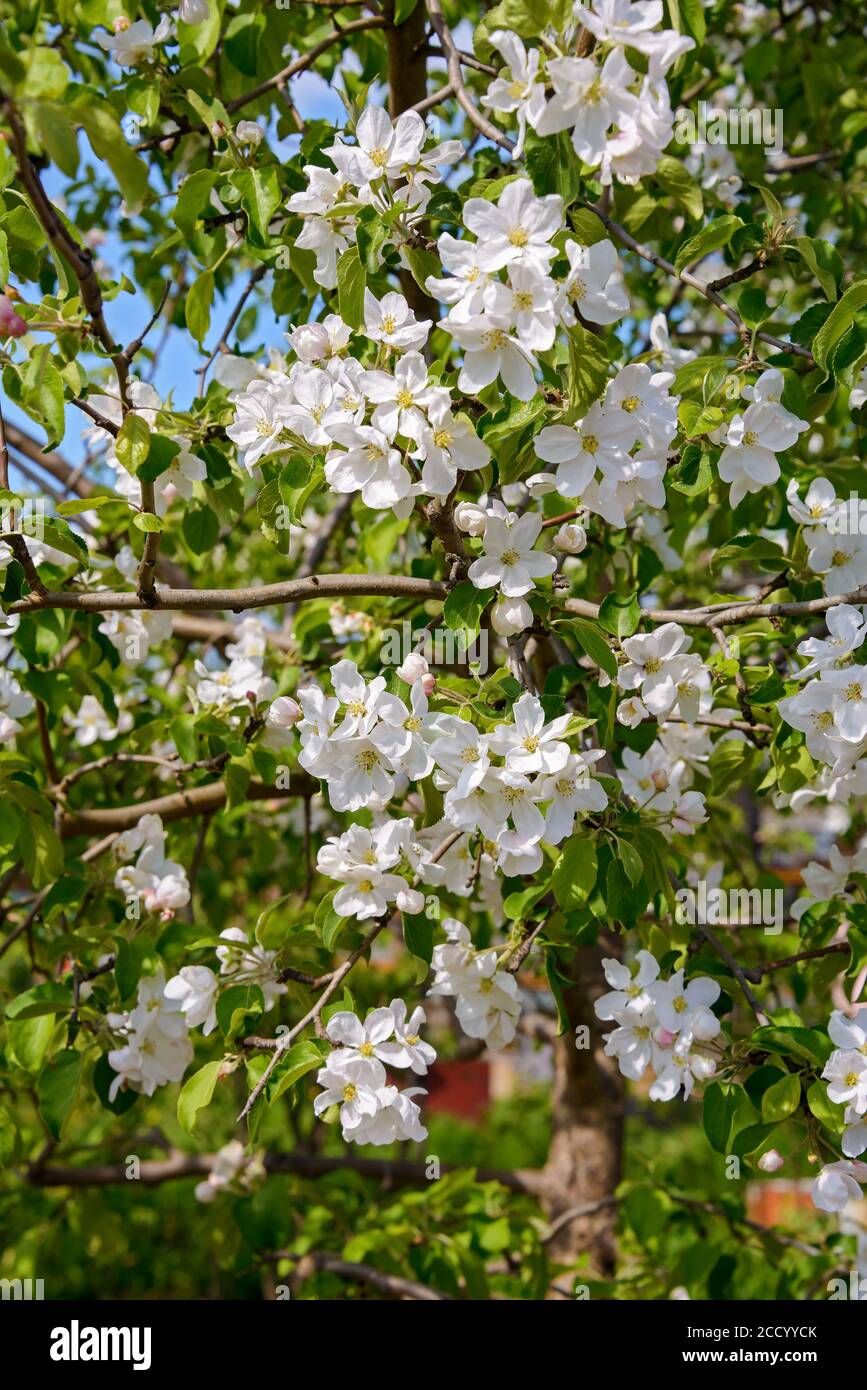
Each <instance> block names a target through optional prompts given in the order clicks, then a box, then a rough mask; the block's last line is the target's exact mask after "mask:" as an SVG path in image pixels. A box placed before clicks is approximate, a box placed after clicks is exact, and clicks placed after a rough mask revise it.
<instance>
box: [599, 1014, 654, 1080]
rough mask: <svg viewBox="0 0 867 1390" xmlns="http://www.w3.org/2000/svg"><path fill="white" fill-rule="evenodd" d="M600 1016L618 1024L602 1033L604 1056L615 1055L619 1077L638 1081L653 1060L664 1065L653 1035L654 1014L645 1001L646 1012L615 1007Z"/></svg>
mask: <svg viewBox="0 0 867 1390" xmlns="http://www.w3.org/2000/svg"><path fill="white" fill-rule="evenodd" d="M606 997H609V996H606ZM600 1002H601V1001H600ZM599 1016H600V1018H601V1017H605V1018H611V1019H613V1021H614V1022H615V1023H616V1024H617V1025H618V1026H617V1027H616V1028H615V1029H613V1031H612V1032H610V1033H606V1035H605V1055H606V1057H616V1058H617V1065H618V1068H619V1070H620V1073H621V1075H622V1076H626V1077H628V1078H629V1080H630V1081H640V1080H641V1078H642V1076H643V1075H644V1073H645V1072H646V1071H647V1068H648V1067H650V1066H652V1065H654V1063H659V1064H660V1065H664V1063H661V1062H660V1056H661V1049H660V1048H659V1047H658V1046H657V1044H656V1043H655V1041H654V1037H653V1030H654V1028H655V1026H656V1015H655V1014H654V1012H653V1005H652V1004H648V1006H647V1010H646V1011H645V1012H638V1011H637V1010H630V1009H617V1010H614V1011H612V1012H610V1013H607V1014H605V1015H601V1014H600V1015H599Z"/></svg>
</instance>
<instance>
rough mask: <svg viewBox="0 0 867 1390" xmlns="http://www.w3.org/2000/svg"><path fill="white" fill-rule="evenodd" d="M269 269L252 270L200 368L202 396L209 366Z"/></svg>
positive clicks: (200, 392) (200, 391)
mask: <svg viewBox="0 0 867 1390" xmlns="http://www.w3.org/2000/svg"><path fill="white" fill-rule="evenodd" d="M233 215H234V214H233ZM267 270H268V267H267V265H257V266H256V268H255V270H253V271H251V273H250V278H249V280H248V281H247V284H246V285H245V286H244V289H243V291H242V292H241V295H240V296H239V298H238V302H237V304H236V305H235V307H234V309H233V310H232V312H231V314H230V315H229V317H228V319H227V320H226V326H225V328H224V329H223V331H222V333H221V334H220V339H219V342H218V343H217V346H216V347H215V348H214V351H213V352H212V353H211V355H210V357H209V358H208V360H207V362H206V363H205V365H204V366H203V367H201V368H200V369H199V395H200V396H203V395H204V394H205V377H206V376H207V375H208V368H209V367H210V366H211V363H212V362H213V361H214V360H215V358H216V356H217V354H218V353H219V352H222V351H223V349H224V348H225V347H226V346H227V345H228V341H229V334H230V333H231V331H232V329H233V328H234V327H235V324H236V323H237V322H238V319H239V318H240V317H241V313H242V311H243V308H244V305H245V304H246V303H247V300H248V299H249V298H250V295H251V294H252V293H253V290H254V289H255V288H256V286H257V285H258V283H259V281H260V280H262V279H264V277H265V275H266V273H267Z"/></svg>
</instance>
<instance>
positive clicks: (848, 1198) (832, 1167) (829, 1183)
mask: <svg viewBox="0 0 867 1390" xmlns="http://www.w3.org/2000/svg"><path fill="white" fill-rule="evenodd" d="M865 1178H867V1163H852V1162H850V1161H849V1160H848V1159H840V1160H839V1161H838V1162H837V1163H826V1164H825V1166H824V1167H823V1168H822V1171H821V1172H820V1174H819V1176H818V1177H817V1178H816V1181H815V1182H814V1183H813V1188H812V1197H813V1205H814V1206H816V1207H818V1208H819V1209H820V1211H845V1209H846V1207H847V1206H848V1205H849V1203H850V1202H859V1201H860V1200H861V1195H862V1194H861V1188H860V1187H859V1185H858V1184H859V1183H862V1182H864V1180H865Z"/></svg>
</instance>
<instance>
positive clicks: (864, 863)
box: [792, 842, 867, 921]
mask: <svg viewBox="0 0 867 1390" xmlns="http://www.w3.org/2000/svg"><path fill="white" fill-rule="evenodd" d="M829 858H830V864H829V865H828V867H826V866H825V865H824V864H819V863H817V862H816V860H815V859H811V860H810V862H809V864H807V866H806V868H805V869H804V870H803V871H802V875H801V876H802V878H803V880H804V883H805V885H806V887H807V889H808V894H809V896H807V897H803V898H798V900H797V902H794V903H792V916H793V917H794V918H795V920H796V921H800V919H801V918H802V917H803V915H804V913H805V912H808V911H809V909H810V908H811V907H814V906H815V904H816V903H824V902H830V901H831V900H832V899H835V900H837V901H838V902H844V903H847V902H851V901H852V899H851V897H850V896H849V893H848V891H847V889H848V887H849V885H850V884H851V882H852V875H853V874H867V842H865V843H862V844H861V845H860V846H859V847H858V849H857V850H856V851H855V853H854V854H853V855H850V856H847V855H845V854H841V853H840V850H839V849H838V848H837V846H836V845H832V846H831V852H830V856H829Z"/></svg>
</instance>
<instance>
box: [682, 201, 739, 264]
mask: <svg viewBox="0 0 867 1390" xmlns="http://www.w3.org/2000/svg"><path fill="white" fill-rule="evenodd" d="M743 225H744V224H743V221H742V219H741V218H740V217H735V216H734V214H732V213H725V214H724V215H723V216H722V217H715V218H714V220H713V221H712V222H708V223H707V225H706V226H704V227H702V229H701V231H700V232H696V234H695V236H691V237H688V238H687V240H686V241H684V242H683V243H682V244H681V246H680V248H679V250H678V252H677V255H676V256H675V259H674V268H675V270H677V271H681V270H683V269H684V267H685V266H688V265H691V264H692V262H693V261H700V260H701V259H702V257H703V256H709V255H710V253H711V251H719V250H721V249H722V247H723V246H728V244H729V242H730V241H731V239H732V237H733V236H734V234H735V232H736V231H737V230H738V228H740V227H742V226H743Z"/></svg>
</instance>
